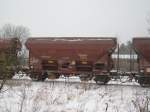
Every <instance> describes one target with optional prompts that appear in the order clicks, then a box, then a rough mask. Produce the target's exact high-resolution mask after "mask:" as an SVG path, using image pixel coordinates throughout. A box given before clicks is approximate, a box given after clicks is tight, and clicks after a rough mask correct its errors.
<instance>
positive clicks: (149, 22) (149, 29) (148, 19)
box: [147, 12, 150, 34]
mask: <svg viewBox="0 0 150 112" xmlns="http://www.w3.org/2000/svg"><path fill="white" fill-rule="evenodd" d="M147 23H148V25H149V27H148V29H147V30H148V33H149V34H150V12H149V15H148V17H147Z"/></svg>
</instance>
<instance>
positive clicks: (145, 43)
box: [133, 37, 150, 86]
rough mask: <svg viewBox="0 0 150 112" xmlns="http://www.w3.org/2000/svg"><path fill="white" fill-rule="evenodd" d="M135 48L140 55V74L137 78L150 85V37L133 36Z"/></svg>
mask: <svg viewBox="0 0 150 112" xmlns="http://www.w3.org/2000/svg"><path fill="white" fill-rule="evenodd" d="M133 48H134V50H135V52H136V53H137V55H138V59H137V62H138V74H137V77H136V79H137V80H138V83H140V84H141V85H142V86H144V85H150V38H148V37H146V38H144V37H142V38H141V37H136V38H133Z"/></svg>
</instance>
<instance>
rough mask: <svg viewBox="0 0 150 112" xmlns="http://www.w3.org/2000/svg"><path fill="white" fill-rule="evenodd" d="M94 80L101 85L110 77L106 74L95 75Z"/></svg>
mask: <svg viewBox="0 0 150 112" xmlns="http://www.w3.org/2000/svg"><path fill="white" fill-rule="evenodd" d="M94 80H95V82H96V83H97V84H98V85H102V84H107V83H108V82H109V80H110V77H109V76H108V75H96V76H95V78H94Z"/></svg>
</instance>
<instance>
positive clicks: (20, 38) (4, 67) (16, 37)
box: [0, 24, 30, 92]
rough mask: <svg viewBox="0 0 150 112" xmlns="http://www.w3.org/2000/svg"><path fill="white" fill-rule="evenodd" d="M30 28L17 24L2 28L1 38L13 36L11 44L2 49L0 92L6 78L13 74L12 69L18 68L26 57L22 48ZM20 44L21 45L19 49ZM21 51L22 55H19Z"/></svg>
mask: <svg viewBox="0 0 150 112" xmlns="http://www.w3.org/2000/svg"><path fill="white" fill-rule="evenodd" d="M29 34H30V33H29V29H28V28H26V27H24V26H15V25H12V24H6V25H4V26H3V27H2V28H1V29H0V38H6V40H7V38H12V43H11V46H10V47H9V48H7V49H0V59H1V60H0V61H1V63H0V76H1V77H0V78H1V79H2V81H1V82H0V92H1V90H2V88H3V86H4V84H5V82H6V79H7V78H8V77H9V78H10V76H11V75H12V74H11V72H10V69H12V68H14V66H15V68H17V67H16V66H18V65H19V64H20V63H21V61H22V59H24V55H25V54H23V53H25V52H23V51H24V48H23V49H22V50H23V51H22V50H21V43H24V40H25V38H26V37H28V36H29ZM18 45H19V46H20V47H19V49H18ZM19 53H20V55H19ZM18 57H19V58H18Z"/></svg>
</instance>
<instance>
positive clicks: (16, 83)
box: [6, 79, 141, 88]
mask: <svg viewBox="0 0 150 112" xmlns="http://www.w3.org/2000/svg"><path fill="white" fill-rule="evenodd" d="M33 83H34V84H40V83H43V84H51V85H54V86H55V85H67V86H69V85H70V86H72V85H75V86H89V87H94V88H99V87H102V86H116V87H117V86H119V87H126V86H128V87H141V86H140V85H139V84H137V83H135V82H130V83H121V82H117V81H116V82H115V81H114V82H109V83H108V84H106V85H103V84H102V85H98V84H96V83H95V82H81V81H69V80H65V81H57V80H48V81H32V80H27V79H11V80H7V82H6V84H7V85H11V86H20V85H22V84H29V85H30V84H33Z"/></svg>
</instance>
